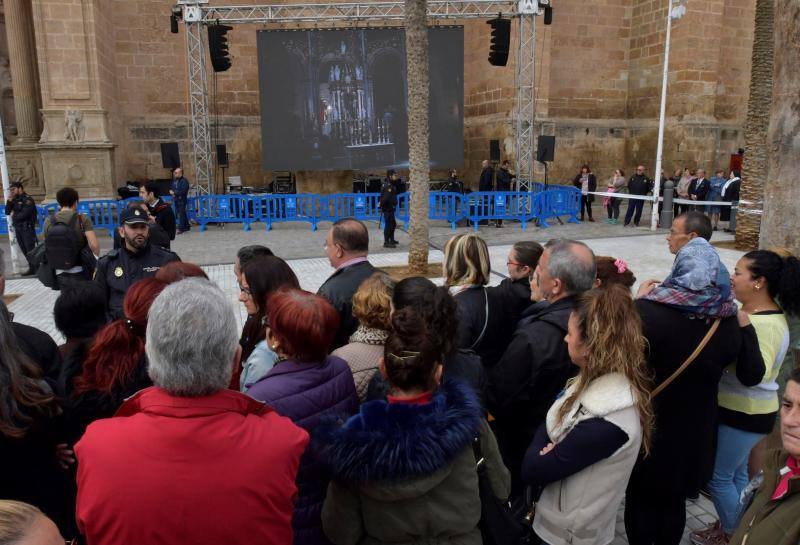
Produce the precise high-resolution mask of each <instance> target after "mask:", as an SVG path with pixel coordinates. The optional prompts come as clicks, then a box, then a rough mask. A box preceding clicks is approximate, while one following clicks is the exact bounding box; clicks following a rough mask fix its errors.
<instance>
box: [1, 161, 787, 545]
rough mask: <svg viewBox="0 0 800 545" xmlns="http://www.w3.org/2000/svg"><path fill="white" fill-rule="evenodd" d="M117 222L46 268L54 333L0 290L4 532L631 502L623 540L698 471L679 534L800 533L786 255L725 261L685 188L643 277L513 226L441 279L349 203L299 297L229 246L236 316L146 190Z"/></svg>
mask: <svg viewBox="0 0 800 545" xmlns="http://www.w3.org/2000/svg"><path fill="white" fill-rule="evenodd" d="M586 170H587V172H585V173H583V174H588V173H589V172H590V170H589V169H588V167H587V169H586ZM642 175H643V174H642ZM619 176H622V172H621V171H620V172H619ZM587 183H588V182H587ZM145 202H147V201H145ZM584 204H585V205H586V204H589V203H588V202H586V203H584ZM67 208H68V207H67ZM588 210H589V213H591V207H590V206H589V207H588ZM67 221H69V219H67ZM121 223H122V225H121V226H120V229H119V234H120V238H121V241H120V248H119V250H117V251H116V253H115V254H114V255H113V256H111V257H108V256H104V257H103V258H101V259H100V260H99V263H98V265H97V278H96V279H95V281H88V280H87V281H75V282H71V283H68V284H65V285H64V286H63V287H62V288H61V292H60V295H59V297H58V300H57V302H56V304H55V307H54V310H53V312H54V319H55V323H56V326H57V327H58V329H59V331H60V332H61V333H62V335H63V337H64V339H65V341H64V343H63V344H62V345H61V346H56V344H55V342H54V341H53V340H52V339H51V338H49V336H47V335H46V334H45V333H43V332H41V331H38V330H36V329H35V328H32V327H30V326H24V325H22V324H19V323H17V322H15V321H14V320H13V315H12V314H11V313H10V312H9V311H8V309H7V308H6V307H5V305H0V543H9V544H12V543H13V544H23V543H25V544H27V543H37V544H39V543H41V544H51V543H52V544H55V543H60V542H61V541H63V539H65V538H66V539H76V540H80V541H81V542H85V543H88V544H89V545H95V544H99V545H113V544H120V545H122V544H126V545H127V544H130V543H151V544H159V543H164V544H173V543H208V544H211V543H231V544H236V543H243V544H244V543H248V544H249V543H254V542H259V543H274V544H276V545H278V544H280V545H285V544H287V543H292V542H294V543H297V544H299V545H327V544H329V543H333V544H336V545H346V544H352V545H355V544H384V543H385V544H389V543H394V544H397V543H409V544H410V543H431V544H432V543H441V544H443V543H452V544H464V545H473V544H480V543H497V542H498V538H497V536H498V535H500V534H502V535H504V536H506V537H505V538H504V539H503V540H500V541H499V542H502V543H509V544H517V543H539V542H544V543H546V544H548V545H562V544H585V545H589V544H597V545H607V544H608V543H611V541H613V540H614V537H615V528H616V520H617V512H618V511H619V509H620V506H621V504H622V502H623V499H624V500H625V507H624V509H625V529H626V533H627V539H628V542H629V543H631V544H632V545H677V544H678V543H679V542H680V541H681V539H682V536H683V534H684V531H685V530H684V526H685V502H686V500H687V498H695V497H697V495H698V494H699V493H700V492H701V490H703V491H706V492H707V493H708V494H710V497H711V498H712V500H713V502H714V505H715V507H716V510H717V513H718V514H719V521H718V522H716V523H715V524H712V525H710V526H709V527H708V528H705V529H702V530H699V531H697V532H694V533H693V534H692V540H693V541H694V543H696V544H698V545H724V544H728V543H731V544H735V545H744V543H745V542H747V543H752V544H767V543H769V544H770V545H790V544H793V545H796V543H797V542H798V539H800V524H798V520H800V503H798V500H800V371H798V369H797V361H796V359H794V358H795V357H796V352H795V351H794V350H793V349H794V348H796V347H797V346H798V344H797V342H798V338H797V333H798V327H797V325H798V315H800V261H798V259H797V258H796V257H794V256H792V255H789V254H788V253H787V252H785V251H772V250H758V251H754V252H749V253H747V254H745V255H744V256H742V257H741V259H740V260H739V261H738V263H737V264H736V268H735V269H734V271H732V272H729V271H728V270H727V269H726V268H725V266H724V265H723V263H722V262H721V260H720V258H719V255H718V253H717V251H716V249H715V248H714V247H713V246H712V245H711V244H710V242H709V241H710V239H711V237H712V234H713V228H714V226H713V223H712V219H711V218H709V217H708V216H707V215H706V214H704V213H703V212H700V211H697V210H690V211H687V212H685V213H682V214H681V215H680V216H678V217H677V218H676V220H675V221H674V223H673V225H672V228H671V230H670V232H669V235H668V236H667V246H668V249H669V251H670V252H671V253H673V254H675V261H674V264H673V266H672V268H671V270H670V271H665V273H666V275H665V277H664V278H661V279H658V280H655V279H646V280H643V281H642V282H640V286H639V288H638V291H637V293H635V294H634V293H633V292H632V289H633V287H634V285H635V283H636V281H637V280H636V277H635V276H634V271H632V270H631V269H630V266H629V264H628V263H626V262H625V261H624V260H622V259H618V258H615V257H613V256H596V255H595V254H594V252H593V251H592V249H591V248H590V247H589V246H588V245H587V244H585V243H583V242H578V241H575V240H566V239H555V240H551V241H549V242H548V243H547V244H545V245H544V246H542V245H540V244H538V243H536V242H533V241H521V242H518V243H517V244H514V245H513V247H512V248H511V250H510V251H509V254H508V257H507V262H506V267H507V272H508V275H507V278H506V279H505V280H503V281H502V282H501V283H500V284H499V285H497V286H490V285H489V284H490V282H489V280H490V274H491V271H492V269H491V263H490V257H489V250H488V248H487V245H486V243H485V242H484V240H482V239H481V238H480V237H479V236H477V235H476V234H471V233H470V234H458V235H455V236H453V237H452V238H451V239H450V240H449V241H448V242H447V244H446V246H445V248H444V260H443V263H442V282H441V284H443V285H437V284H436V283H435V282H433V281H431V280H429V279H427V278H423V277H410V278H403V279H399V280H398V279H393V278H392V277H390V276H389V275H388V274H386V273H385V272H383V271H381V270H379V269H377V268H376V267H374V266H373V265H372V264H371V263H370V260H369V255H368V248H369V235H368V231H367V229H366V227H365V226H364V224H362V223H361V222H360V221H358V220H355V219H343V220H340V221H338V222H336V223H335V224H333V226H332V227H331V228H330V230H329V231H328V233H327V236H326V243H325V250H326V253H327V257H328V259H329V261H330V265H331V267H332V268H333V269H335V271H334V272H333V274H332V275H331V276H330V278H328V280H327V281H326V282H325V283H324V284H323V285H322V286H321V287H320V289H319V291H318V293H316V294H314V293H311V292H309V291H306V290H304V289H303V286H302V279H298V277H297V276H296V275H295V273H294V272H293V271H292V269H291V267H290V266H289V265H288V264H287V262H286V261H285V260H283V259H282V258H280V257H279V256H276V255H274V254H273V252H272V251H271V250H270V249H268V248H266V247H264V246H247V247H244V248H241V249H240V250H239V252H238V253H237V256H236V262H235V263H234V268H233V269H234V271H233V272H234V274H235V276H236V281H237V283H238V287H239V292H240V295H239V301H240V302H241V304H242V305H243V307H244V309H245V310H246V312H247V320H246V322H245V323H244V326H243V328H242V329H241V330H239V329H238V328H237V322H236V320H235V317H234V309H233V307H232V305H231V303H230V301H229V300H228V298H227V297H226V296H225V294H224V293H223V292H222V291H221V290H220V289H219V288H218V287H217V286H216V285H215V284H214V283H212V282H211V281H210V280H209V279H208V278H207V276H206V274H205V273H204V271H203V270H202V269H201V268H200V267H198V266H197V265H194V264H191V263H185V262H181V261H180V260H179V259H178V257H177V256H176V255H175V254H173V253H171V252H169V251H168V250H166V249H159V250H158V251H154V250H152V249H151V242H150V240H149V225H150V224H149V223H148V220H147V214H146V213H145V211H144V209H142V208H140V207H133V208H130V209H129V210H128V211H127V212H126V213H124V214H123V215H122V221H121ZM665 251H666V249H665ZM145 259H146V260H147V261H146V262H144V261H143V260H145ZM120 260H124V261H120ZM0 262H2V260H0ZM76 278H77V277H76ZM2 285H3V284H2V282H0V286H2ZM736 301H738V303H739V304H737V303H736ZM790 324H791V327H790ZM500 513H503V514H504V515H505V518H503V517H502V516H499V514H500ZM509 520H510V521H512V523H509V524H505V523H504V522H503V521H506V522H507V521H509Z"/></svg>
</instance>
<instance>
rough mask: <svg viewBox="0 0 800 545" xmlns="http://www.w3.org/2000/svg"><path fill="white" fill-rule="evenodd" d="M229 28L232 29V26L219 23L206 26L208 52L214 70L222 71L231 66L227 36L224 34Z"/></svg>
mask: <svg viewBox="0 0 800 545" xmlns="http://www.w3.org/2000/svg"><path fill="white" fill-rule="evenodd" d="M229 30H233V27H232V26H228V25H220V24H216V25H209V27H208V52H209V55H210V56H211V66H212V67H213V68H214V72H224V71H226V70H227V69H228V68H230V67H231V57H230V54H229V53H228V37H227V36H226V34H227V33H228V31H229Z"/></svg>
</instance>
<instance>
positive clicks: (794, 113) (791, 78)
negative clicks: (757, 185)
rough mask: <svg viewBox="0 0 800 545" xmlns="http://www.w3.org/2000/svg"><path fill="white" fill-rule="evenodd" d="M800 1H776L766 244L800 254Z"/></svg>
mask: <svg viewBox="0 0 800 545" xmlns="http://www.w3.org/2000/svg"><path fill="white" fill-rule="evenodd" d="M798 35H800V3H798V2H797V0H778V1H777V2H775V34H774V36H775V72H774V76H773V77H774V78H775V80H774V82H773V91H772V115H771V120H770V128H769V144H770V146H769V149H770V152H769V184H768V186H767V187H766V188H765V191H764V219H763V220H762V222H761V237H760V239H761V247H762V248H769V247H771V246H781V247H785V248H789V249H790V250H791V251H793V252H794V253H795V255H800V236H798V231H797V220H796V215H797V212H798V203H800V185H798V184H797V172H798V170H800V153H798V145H797V136H796V135H797V134H798V133H800V110H799V109H798V107H797V83H796V79H797V74H798V71H800V43H798V42H797V40H796V37H797V36H798Z"/></svg>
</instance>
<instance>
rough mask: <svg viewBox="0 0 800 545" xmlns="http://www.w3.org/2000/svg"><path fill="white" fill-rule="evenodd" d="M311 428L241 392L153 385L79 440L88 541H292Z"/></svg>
mask: <svg viewBox="0 0 800 545" xmlns="http://www.w3.org/2000/svg"><path fill="white" fill-rule="evenodd" d="M307 445H308V434H307V433H306V432H305V431H304V430H302V429H301V428H299V427H297V426H295V425H294V424H293V423H292V422H291V420H289V419H288V418H285V417H282V416H279V415H278V414H277V413H275V412H274V411H273V410H272V409H270V408H269V407H267V406H266V405H264V404H263V403H261V402H258V401H255V400H253V399H251V398H249V397H247V396H245V395H244V394H240V393H238V392H232V391H230V390H224V391H220V392H217V393H215V394H213V395H210V396H207V397H200V398H184V397H175V396H172V395H169V394H168V393H167V392H166V391H164V390H162V389H160V388H156V387H153V388H147V389H146V390H142V391H141V392H139V393H137V394H136V395H135V396H133V397H132V398H131V399H129V400H128V401H126V402H125V403H124V404H123V405H122V407H121V408H120V409H119V411H118V412H117V414H116V415H115V416H114V417H113V418H110V419H106V420H98V421H96V422H94V423H93V424H91V425H90V426H89V428H88V429H87V430H86V434H85V435H84V436H83V438H82V439H81V440H80V441H79V442H78V444H77V445H76V446H75V453H76V455H77V458H78V501H77V515H76V516H77V520H78V528H79V529H80V530H81V533H83V535H84V536H86V541H87V543H88V544H89V545H115V544H119V545H132V544H137V545H161V544H163V545H175V544H179V543H186V544H192V545H203V544H208V545H212V544H213V545H218V544H220V543H225V544H226V545H234V544H243V545H244V544H247V545H250V544H253V543H258V544H260V545H270V544H274V545H287V544H291V543H292V526H291V520H292V506H293V502H294V498H295V495H296V493H297V488H296V486H295V476H296V473H297V467H298V465H299V463H300V456H301V455H302V454H303V452H304V451H305V448H306V446H307Z"/></svg>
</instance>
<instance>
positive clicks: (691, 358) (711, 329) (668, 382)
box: [650, 318, 720, 399]
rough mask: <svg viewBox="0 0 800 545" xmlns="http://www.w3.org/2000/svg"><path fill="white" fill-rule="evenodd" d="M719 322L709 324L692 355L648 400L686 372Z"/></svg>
mask: <svg viewBox="0 0 800 545" xmlns="http://www.w3.org/2000/svg"><path fill="white" fill-rule="evenodd" d="M719 322H720V319H719V318H717V319H716V320H714V323H713V324H711V327H710V328H709V330H708V333H706V336H705V337H703V340H702V341H700V344H698V345H697V348H695V349H694V352H692V354H691V355H690V356H689V357H688V358H686V361H685V362H683V365H681V366H680V367H678V369H677V370H676V371H675V372H674V373H672V375H670V377H669V378H668V379H667V380H665V381H664V382H662V383H661V384H659V385H658V386H657V387H656V389H655V390H653V393H652V394H650V399H653V398H654V397H656V396H657V395H658V394H660V393H661V392H662V391H663V390H664V388H666V387H667V386H669V385H670V384H672V382H673V381H674V380H675V379H676V378H678V377H679V376H680V374H681V373H683V372H684V371H685V370H686V368H687V367H689V365H690V364H691V363H692V362H693V361H694V360H695V359H697V356H699V355H700V352H702V351H703V348H705V347H706V345H707V344H708V341H710V340H711V337H713V336H714V333H715V332H716V331H717V328H719Z"/></svg>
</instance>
